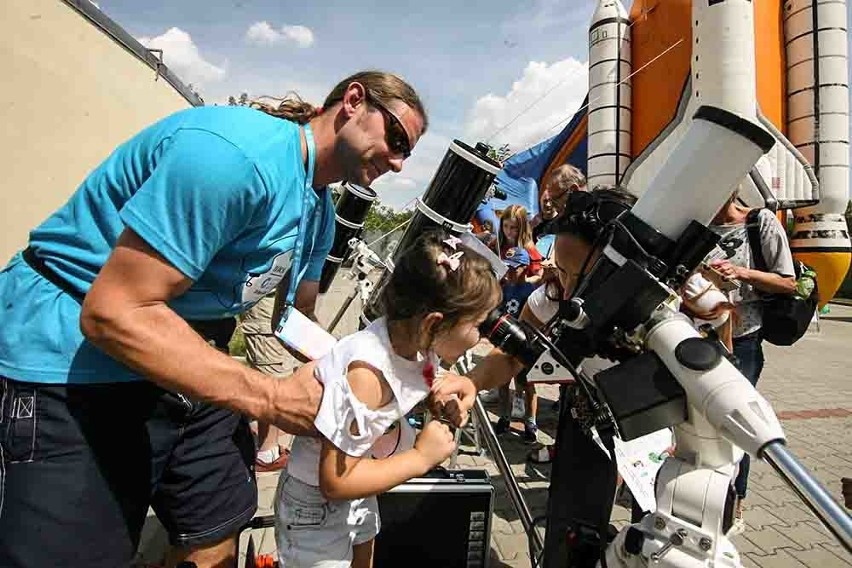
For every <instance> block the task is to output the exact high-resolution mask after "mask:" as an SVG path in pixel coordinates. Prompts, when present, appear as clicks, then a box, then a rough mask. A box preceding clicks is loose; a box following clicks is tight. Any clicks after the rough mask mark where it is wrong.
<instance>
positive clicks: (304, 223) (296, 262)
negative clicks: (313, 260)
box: [286, 124, 323, 305]
mask: <svg viewBox="0 0 852 568" xmlns="http://www.w3.org/2000/svg"><path fill="white" fill-rule="evenodd" d="M302 129H303V131H304V133H305V146H307V150H308V160H307V171H306V172H305V187H304V191H303V192H302V214H301V216H300V217H299V232H298V234H297V235H296V244H295V245H294V248H293V262H292V263H291V264H290V285H289V287H288V290H287V298H286V304H287V305H293V300H295V298H296V289H297V288H298V287H299V282H300V281H301V280H302V277H303V276H304V275H305V272H306V271H307V270H308V267H307V264H306V265H305V266H304V267H302V260H303V256H304V254H303V253H304V248H305V241H306V237H307V234H306V233H307V231H308V215H307V212H308V207H309V206H310V200H311V195H312V194H313V193H314V188H313V183H314V158H315V154H316V149H315V147H314V134H313V132H312V131H311V125H310V124H305V125H303V126H302ZM322 210H323V203H322V200H321V199H320V198H319V196H317V206H316V207H314V211H313V227H312V229H313V230H312V231H311V252H313V248H314V241H315V240H316V235H317V232H318V231H319V225H320V223H319V217H320V215H321V214H322Z"/></svg>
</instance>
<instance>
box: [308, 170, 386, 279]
mask: <svg viewBox="0 0 852 568" xmlns="http://www.w3.org/2000/svg"><path fill="white" fill-rule="evenodd" d="M341 189H342V190H343V193H341V194H340V198H339V199H338V200H337V206H336V207H335V210H334V242H333V243H332V244H331V250H329V251H328V256H326V257H325V264H324V265H323V267H322V275H321V276H320V283H319V291H320V294H325V293H326V292H327V291H328V288H329V287H330V286H331V282H332V280H334V276H335V275H336V274H337V270H338V269H339V268H340V265H341V264H343V261H345V260H346V258H347V257H348V256H349V252H350V248H349V240H350V239H354V238H356V237H358V236H359V235H360V234H361V231H362V230H363V228H364V221H365V220H366V219H367V214H368V213H369V212H370V207H372V206H373V201H375V200H376V192H375V191H373V190H372V189H370V188H369V187H361V186H360V185H355V184H353V183H349V182H345V183H344V184H343V185H342V186H341Z"/></svg>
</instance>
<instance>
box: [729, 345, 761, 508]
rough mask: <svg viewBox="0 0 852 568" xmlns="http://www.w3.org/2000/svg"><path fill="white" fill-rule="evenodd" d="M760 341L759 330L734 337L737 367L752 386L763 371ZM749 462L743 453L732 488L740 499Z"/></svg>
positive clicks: (742, 494) (745, 482)
mask: <svg viewBox="0 0 852 568" xmlns="http://www.w3.org/2000/svg"><path fill="white" fill-rule="evenodd" d="M762 343H763V338H762V337H761V336H760V330H758V331H755V332H753V333H749V334H748V335H743V336H742V337H735V338H734V355H735V356H736V358H737V369H739V370H740V372H741V373H742V374H743V375H744V376H745V378H747V379H748V381H749V382H750V383H751V384H752V385H754V386H757V379H759V378H760V373H761V371H763V361H764V359H763V346H762ZM750 464H751V458H750V457H749V455H748V454H746V455H744V456H743V459H742V461H741V462H740V471H739V473H738V474H737V479H736V480H735V481H734V489H735V490H736V492H737V497H739V498H740V499H745V496H746V489H747V488H748V470H749V465H750Z"/></svg>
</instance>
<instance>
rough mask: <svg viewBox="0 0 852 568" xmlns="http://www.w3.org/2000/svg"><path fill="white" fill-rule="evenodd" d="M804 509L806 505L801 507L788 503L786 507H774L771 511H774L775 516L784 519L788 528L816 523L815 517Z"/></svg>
mask: <svg viewBox="0 0 852 568" xmlns="http://www.w3.org/2000/svg"><path fill="white" fill-rule="evenodd" d="M804 507H805V505H804V504H802V505H799V504H798V503H787V504H785V505H780V506H777V507H772V508H771V509H770V511H772V514H773V515H775V516H776V517H778V518H779V519H782V520H783V521H784V522H785V523H786V524H787V525H788V526H791V525H793V524H795V523H799V522H806V521H815V520H816V517H814V516H813V514H811V512H810V511H807V510H805V508H804ZM770 524H771V523H770Z"/></svg>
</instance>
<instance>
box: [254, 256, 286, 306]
mask: <svg viewBox="0 0 852 568" xmlns="http://www.w3.org/2000/svg"><path fill="white" fill-rule="evenodd" d="M292 257H293V251H287V252H282V253H281V254H279V255H278V256H276V257H275V259H274V260H273V261H272V266H271V267H270V268H269V270H267V271H266V272H264V273H262V274H252V273H249V274H247V277H248V278H247V279H246V281H245V284H243V304H249V305H251V304H255V303H257V302H259V301H260V299H261V298H263V297H264V296H266V295H268V294H270V293H271V292H273V291H274V290H275V287H276V286H278V283H279V282H281V279H282V278H284V275H285V274H287V271H288V270H289V269H290V264H291V258H292Z"/></svg>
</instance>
